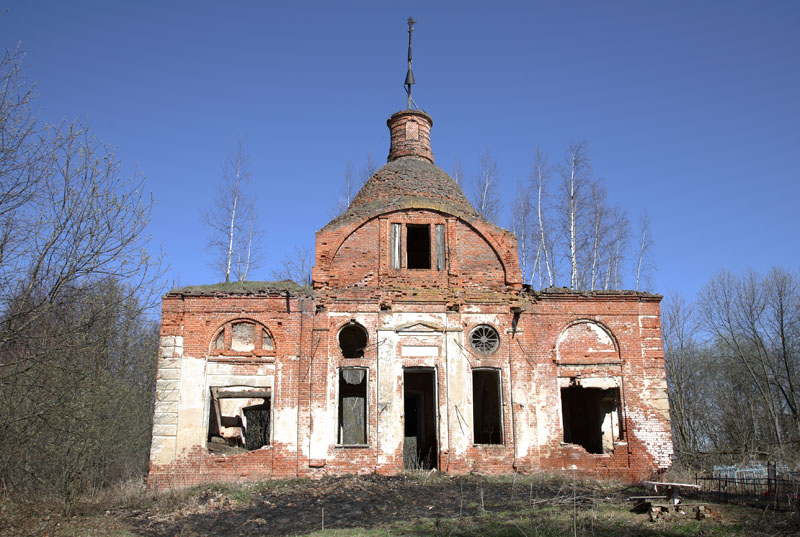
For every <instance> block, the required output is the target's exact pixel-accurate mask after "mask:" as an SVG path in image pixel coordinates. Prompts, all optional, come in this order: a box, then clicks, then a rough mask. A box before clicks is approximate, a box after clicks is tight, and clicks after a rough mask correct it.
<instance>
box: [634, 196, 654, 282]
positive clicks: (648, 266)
mask: <svg viewBox="0 0 800 537" xmlns="http://www.w3.org/2000/svg"><path fill="white" fill-rule="evenodd" d="M639 224H640V225H639V230H640V233H641V239H640V240H639V252H638V256H637V262H636V287H635V289H636V290H637V291H638V290H639V283H640V281H641V279H642V278H644V279H645V280H648V281H649V278H650V273H651V271H652V270H653V269H654V268H655V265H654V263H653V260H652V257H653V255H652V250H653V235H652V234H651V232H650V218H649V217H648V216H647V211H642V214H641V217H640V219H639ZM647 287H648V289H649V287H650V285H649V284H648V285H647Z"/></svg>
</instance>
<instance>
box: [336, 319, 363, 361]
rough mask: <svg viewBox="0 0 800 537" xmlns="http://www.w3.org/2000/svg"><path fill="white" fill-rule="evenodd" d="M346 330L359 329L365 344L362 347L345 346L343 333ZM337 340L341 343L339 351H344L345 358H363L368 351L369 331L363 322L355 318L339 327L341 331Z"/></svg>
mask: <svg viewBox="0 0 800 537" xmlns="http://www.w3.org/2000/svg"><path fill="white" fill-rule="evenodd" d="M345 331H348V332H349V331H359V332H360V333H361V334H362V335H363V336H364V340H363V346H362V347H361V348H357V347H354V348H345V345H343V344H342V335H343V334H344V333H345ZM336 341H337V343H338V344H339V352H341V353H342V356H343V357H344V358H348V359H353V358H363V357H364V353H365V352H366V348H367V344H368V343H369V332H367V329H366V328H364V326H363V325H362V324H361V323H358V322H356V321H355V320H351V321H350V322H349V323H347V324H345V325H344V326H342V327H341V328H340V329H339V333H338V335H337V336H336Z"/></svg>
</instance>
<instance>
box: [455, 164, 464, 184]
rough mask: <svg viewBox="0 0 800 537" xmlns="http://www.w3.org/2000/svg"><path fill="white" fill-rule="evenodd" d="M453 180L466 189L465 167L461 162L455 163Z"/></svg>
mask: <svg viewBox="0 0 800 537" xmlns="http://www.w3.org/2000/svg"><path fill="white" fill-rule="evenodd" d="M453 180H455V182H456V184H457V185H458V186H460V187H461V189H462V190H463V189H464V167H463V166H462V165H461V161H459V160H455V161H454V162H453Z"/></svg>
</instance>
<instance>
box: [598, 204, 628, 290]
mask: <svg viewBox="0 0 800 537" xmlns="http://www.w3.org/2000/svg"><path fill="white" fill-rule="evenodd" d="M609 221H610V229H609V243H608V255H607V257H606V275H605V283H604V285H603V288H604V289H606V290H608V289H621V288H622V283H623V282H622V265H623V262H624V257H625V251H626V250H627V245H628V240H629V239H630V222H629V221H628V217H627V216H626V215H625V213H624V212H623V211H622V209H620V208H619V207H614V208H613V209H611V213H610V215H609Z"/></svg>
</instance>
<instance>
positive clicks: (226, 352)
mask: <svg viewBox="0 0 800 537" xmlns="http://www.w3.org/2000/svg"><path fill="white" fill-rule="evenodd" d="M237 324H249V325H252V326H253V328H252V329H253V349H251V350H234V349H233V327H234V326H235V325H237ZM265 336H266V337H265ZM267 341H269V342H271V343H270V344H268V346H267V347H266V348H265V347H264V345H265V344H267V343H266V342H267ZM220 342H221V343H222V345H221V348H220ZM275 349H276V343H275V337H274V336H273V335H272V332H271V331H270V330H269V329H268V328H267V327H266V326H264V325H263V324H261V323H260V322H258V321H255V320H253V319H248V318H239V319H231V320H229V321H227V322H225V324H223V325H222V326H221V327H220V328H219V329H217V331H216V332H215V333H214V336H213V337H212V338H211V344H210V345H209V355H211V356H214V355H219V356H253V355H255V356H274V355H275Z"/></svg>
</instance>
